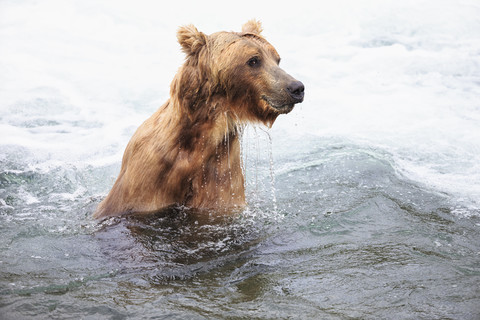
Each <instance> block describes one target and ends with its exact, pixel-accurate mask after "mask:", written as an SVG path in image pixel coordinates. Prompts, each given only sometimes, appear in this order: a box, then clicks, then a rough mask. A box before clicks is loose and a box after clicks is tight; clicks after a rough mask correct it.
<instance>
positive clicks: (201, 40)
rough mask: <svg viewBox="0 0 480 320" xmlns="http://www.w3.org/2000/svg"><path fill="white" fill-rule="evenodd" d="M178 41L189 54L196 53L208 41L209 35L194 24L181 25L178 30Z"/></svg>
mask: <svg viewBox="0 0 480 320" xmlns="http://www.w3.org/2000/svg"><path fill="white" fill-rule="evenodd" d="M177 39H178V43H180V45H181V46H182V50H183V52H185V53H186V54H187V55H195V54H196V53H198V52H199V51H200V49H201V48H202V47H203V46H204V45H205V44H206V43H207V36H206V35H205V34H204V33H203V32H200V31H198V30H197V28H195V26H194V25H188V26H184V27H180V28H179V29H178V31H177Z"/></svg>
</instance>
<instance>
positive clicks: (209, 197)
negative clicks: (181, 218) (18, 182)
mask: <svg viewBox="0 0 480 320" xmlns="http://www.w3.org/2000/svg"><path fill="white" fill-rule="evenodd" d="M178 105H179V102H177V103H175V101H173V104H172V106H178ZM198 107H199V108H200V109H199V110H198V111H197V112H195V111H194V112H178V113H176V121H172V122H173V123H176V125H175V128H176V130H175V131H176V135H177V139H175V140H174V141H176V143H177V144H178V145H177V148H178V149H177V150H178V154H177V157H176V158H177V160H176V162H178V161H180V162H183V161H185V160H186V161H187V163H186V166H187V168H188V169H187V170H186V171H185V178H184V179H185V181H187V189H188V192H187V193H186V194H185V199H184V201H183V204H185V205H187V206H192V207H232V206H243V205H244V202H245V188H244V177H243V170H242V165H241V156H240V154H241V149H240V140H241V133H242V128H243V127H242V125H241V124H239V123H238V122H237V121H236V120H235V117H234V116H232V114H231V113H230V112H229V111H226V110H225V106H224V105H222V104H221V101H218V100H217V101H215V102H213V105H209V106H207V105H200V104H199V105H198ZM205 110H207V112H204V111H205ZM189 111H191V110H189Z"/></svg>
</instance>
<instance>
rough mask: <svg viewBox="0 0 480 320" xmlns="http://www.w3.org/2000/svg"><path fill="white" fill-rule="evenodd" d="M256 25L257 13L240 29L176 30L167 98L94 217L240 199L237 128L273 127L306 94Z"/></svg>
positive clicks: (133, 143)
mask: <svg viewBox="0 0 480 320" xmlns="http://www.w3.org/2000/svg"><path fill="white" fill-rule="evenodd" d="M261 32H262V27H261V24H260V23H259V22H258V21H255V20H251V21H249V22H247V23H246V24H245V25H243V27H242V32H239V33H238V32H217V33H214V34H212V35H209V36H207V35H205V34H204V33H202V32H199V31H198V30H197V29H196V28H195V27H194V26H193V25H189V26H185V27H181V28H180V29H179V30H178V32H177V38H178V42H179V43H180V45H181V46H182V49H183V51H184V52H185V54H186V59H185V63H184V64H183V66H182V67H181V68H180V69H179V71H178V72H177V74H176V76H175V77H174V79H173V81H172V84H171V87H170V99H169V100H168V101H167V102H166V103H165V104H164V105H162V106H161V107H160V108H159V109H158V110H157V111H156V112H155V113H154V114H153V115H152V116H151V117H150V118H149V119H147V120H146V121H145V122H144V123H143V124H142V125H141V126H140V127H139V128H138V129H137V131H136V132H135V134H134V135H133V137H132V139H131V140H130V142H129V143H128V145H127V147H126V149H125V153H124V155H123V160H122V166H121V169H120V174H119V175H118V178H117V180H116V181H115V184H114V185H113V187H112V190H111V191H110V193H109V194H108V195H107V197H106V198H105V199H104V200H103V201H102V202H101V203H100V204H99V206H98V208H97V210H96V212H95V213H94V217H95V218H102V217H107V216H114V215H120V214H125V213H147V212H155V211H159V210H160V209H162V208H165V207H168V206H171V205H184V206H186V207H191V208H200V209H203V208H205V209H217V210H224V209H226V210H227V211H230V212H231V209H233V208H235V207H242V206H244V205H245V186H244V177H243V171H242V166H241V157H240V138H241V132H242V129H243V128H244V127H245V125H246V124H247V123H249V122H253V123H263V124H265V125H267V126H271V125H272V124H273V122H274V121H275V119H276V118H277V116H278V115H279V114H282V113H288V112H290V111H291V110H292V109H293V107H294V105H295V104H296V103H299V102H302V101H303V96H304V86H303V84H302V83H301V82H300V81H297V80H295V79H294V78H293V77H292V76H290V75H288V74H287V73H286V72H285V71H283V70H282V69H281V68H280V67H279V66H278V64H279V62H280V56H279V55H278V53H277V51H276V50H275V48H274V47H273V46H272V45H271V44H270V43H268V42H267V41H266V40H265V39H264V38H263V37H262V35H261Z"/></svg>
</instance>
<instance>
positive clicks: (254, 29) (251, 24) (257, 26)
mask: <svg viewBox="0 0 480 320" xmlns="http://www.w3.org/2000/svg"><path fill="white" fill-rule="evenodd" d="M262 31H263V28H262V24H261V23H260V21H258V20H255V19H252V20H250V21H248V22H247V23H245V24H244V25H243V26H242V32H243V33H253V34H256V35H260V33H262Z"/></svg>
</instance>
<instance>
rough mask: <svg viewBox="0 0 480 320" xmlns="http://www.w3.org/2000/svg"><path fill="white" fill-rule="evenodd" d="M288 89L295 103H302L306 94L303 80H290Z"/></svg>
mask: <svg viewBox="0 0 480 320" xmlns="http://www.w3.org/2000/svg"><path fill="white" fill-rule="evenodd" d="M287 91H288V93H289V94H290V96H291V97H292V98H293V99H294V100H295V102H294V103H300V102H302V101H303V97H304V95H305V86H304V85H303V83H302V82H301V81H298V80H295V81H292V82H290V84H289V85H288V86H287Z"/></svg>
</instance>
